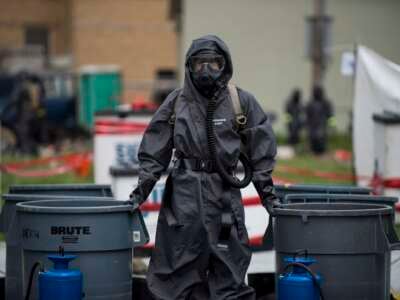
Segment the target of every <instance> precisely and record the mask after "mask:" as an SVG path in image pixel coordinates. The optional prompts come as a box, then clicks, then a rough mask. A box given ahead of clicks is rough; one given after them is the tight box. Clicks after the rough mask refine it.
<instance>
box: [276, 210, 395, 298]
mask: <svg viewBox="0 0 400 300" xmlns="http://www.w3.org/2000/svg"><path fill="white" fill-rule="evenodd" d="M275 211H276V217H275V222H274V240H275V249H276V267H277V274H280V273H282V271H283V267H284V257H287V256H293V255H294V254H295V253H297V252H298V251H299V250H304V249H305V250H307V251H308V254H309V255H310V256H312V257H314V258H315V259H316V260H317V261H318V264H316V265H313V266H312V267H311V268H312V269H313V270H314V271H315V272H317V273H319V274H321V276H322V277H323V278H324V284H323V286H322V290H323V293H324V296H325V300H337V299H341V300H361V299H362V300H376V299H382V300H389V299H390V251H391V250H393V249H400V243H399V240H398V238H397V236H396V233H395V231H394V227H393V222H392V209H391V207H389V206H387V205H375V204H358V203H296V204H286V205H283V207H282V208H277V209H276V210H275Z"/></svg>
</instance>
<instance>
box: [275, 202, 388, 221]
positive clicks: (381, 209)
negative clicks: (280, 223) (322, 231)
mask: <svg viewBox="0 0 400 300" xmlns="http://www.w3.org/2000/svg"><path fill="white" fill-rule="evenodd" d="M323 206H325V207H326V209H323V208H320V207H323ZM333 207H336V208H337V209H332V208H333ZM319 208H320V209H319ZM338 208H340V209H338ZM274 212H275V214H276V215H277V216H280V215H282V216H284V215H289V216H339V217H341V216H372V215H390V214H392V213H393V210H392V208H391V207H390V206H388V205H384V204H369V203H365V204H364V203H361V204H360V203H340V202H336V203H323V202H321V203H291V204H283V205H282V206H281V207H279V208H276V209H275V210H274Z"/></svg>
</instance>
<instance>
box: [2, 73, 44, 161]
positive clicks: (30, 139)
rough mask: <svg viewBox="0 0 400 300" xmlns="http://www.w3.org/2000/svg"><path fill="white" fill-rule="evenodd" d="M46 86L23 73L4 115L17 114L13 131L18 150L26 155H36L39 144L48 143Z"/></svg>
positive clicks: (34, 77)
mask: <svg viewBox="0 0 400 300" xmlns="http://www.w3.org/2000/svg"><path fill="white" fill-rule="evenodd" d="M44 95H45V94H44V86H43V84H42V82H41V81H40V79H39V78H38V77H36V76H34V75H29V74H27V73H21V74H19V75H18V79H17V84H16V86H15V88H14V90H13V93H12V96H11V97H12V101H11V102H10V103H9V104H8V106H7V107H6V108H5V109H4V111H3V113H4V114H7V113H11V112H15V122H14V124H13V125H12V127H11V129H12V130H13V131H14V132H15V135H16V140H17V145H16V146H17V149H18V150H19V151H21V152H22V153H25V154H36V153H37V149H38V145H39V143H42V142H46V141H47V138H46V137H47V135H46V133H47V132H46V126H45V109H44V107H43V100H44V97H45V96H44Z"/></svg>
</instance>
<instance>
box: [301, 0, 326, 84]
mask: <svg viewBox="0 0 400 300" xmlns="http://www.w3.org/2000/svg"><path fill="white" fill-rule="evenodd" d="M313 1H314V2H313V14H312V15H311V16H309V17H308V18H307V19H306V20H307V23H308V24H307V25H308V45H307V47H308V48H307V49H308V56H309V58H310V60H311V64H312V66H311V73H312V77H311V86H315V85H322V84H323V80H324V73H325V69H326V65H327V60H328V56H329V53H327V49H328V47H329V44H330V36H331V34H330V28H331V26H330V25H331V23H332V18H331V17H330V16H327V15H326V0H313Z"/></svg>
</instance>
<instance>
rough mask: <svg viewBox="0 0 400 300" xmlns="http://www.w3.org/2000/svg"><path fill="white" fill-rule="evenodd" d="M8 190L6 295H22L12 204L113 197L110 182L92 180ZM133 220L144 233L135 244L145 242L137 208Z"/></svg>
mask: <svg viewBox="0 0 400 300" xmlns="http://www.w3.org/2000/svg"><path fill="white" fill-rule="evenodd" d="M9 191H10V194H5V195H2V198H3V202H4V203H3V207H2V210H1V216H0V231H1V232H4V233H5V238H6V244H7V246H6V283H5V287H6V288H5V290H6V299H7V300H14V299H23V293H24V291H23V283H22V275H21V274H22V261H21V251H22V250H21V244H20V240H19V239H18V235H17V221H16V204H17V203H20V202H27V201H35V200H71V201H81V200H82V196H85V198H86V199H90V200H113V198H111V197H112V192H111V187H110V185H96V184H76V185H75V184H54V185H53V184H39V185H14V186H11V187H10V189H9ZM134 220H135V224H136V226H137V229H136V230H135V231H140V232H141V236H144V237H146V236H147V240H146V239H144V240H142V241H140V242H135V246H141V245H143V244H145V243H147V242H148V232H147V229H146V226H145V224H144V221H143V217H142V214H141V212H140V211H136V212H135V218H134Z"/></svg>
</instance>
